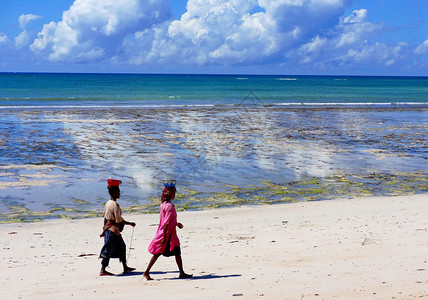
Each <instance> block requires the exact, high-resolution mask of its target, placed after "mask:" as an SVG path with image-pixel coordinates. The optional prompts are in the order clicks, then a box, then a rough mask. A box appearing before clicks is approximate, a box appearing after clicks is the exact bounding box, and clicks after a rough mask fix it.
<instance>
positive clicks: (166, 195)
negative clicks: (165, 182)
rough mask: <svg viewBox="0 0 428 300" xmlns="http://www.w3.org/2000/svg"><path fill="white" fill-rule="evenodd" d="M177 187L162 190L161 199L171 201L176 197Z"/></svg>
mask: <svg viewBox="0 0 428 300" xmlns="http://www.w3.org/2000/svg"><path fill="white" fill-rule="evenodd" d="M175 191H176V189H175V187H166V188H164V189H163V191H162V196H161V201H162V202H163V201H169V200H171V199H172V198H174V195H175Z"/></svg>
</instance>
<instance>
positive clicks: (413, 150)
mask: <svg viewBox="0 0 428 300" xmlns="http://www.w3.org/2000/svg"><path fill="white" fill-rule="evenodd" d="M0 117H1V119H2V122H1V124H0V130H1V132H2V139H1V140H0V154H1V156H0V157H1V158H0V193H1V194H0V195H1V196H0V222H15V221H34V220H40V219H48V218H58V217H66V218H81V217H89V216H99V215H100V214H101V212H102V210H103V204H104V202H105V201H106V200H107V199H108V194H107V191H106V181H105V179H107V178H111V177H115V178H118V179H121V180H122V181H123V185H122V192H123V193H122V199H120V204H121V206H122V209H123V210H124V211H127V212H154V211H156V210H157V207H158V205H159V200H158V198H159V193H160V190H161V186H162V185H161V181H162V180H163V179H165V178H170V177H173V178H175V179H176V180H177V182H178V192H179V194H178V197H177V200H176V206H177V208H178V209H204V208H215V207H220V206H235V205H241V204H258V203H282V202H293V201H307V200H327V199H334V198H337V197H344V196H345V197H348V196H349V197H358V196H370V195H399V194H411V193H422V192H427V186H428V163H427V160H428V140H427V136H428V122H427V120H428V108H426V107H408V106H406V107H401V106H385V107H303V106H302V107H281V106H270V107H260V106H251V105H239V106H233V107H229V106H215V107H197V108H195V107H183V108H174V109H172V108H168V109H154V108H150V109H144V108H136V107H134V108H81V109H79V108H65V109H60V110H59V109H49V108H48V109H43V108H28V109H13V108H11V109H7V108H3V109H1V110H0Z"/></svg>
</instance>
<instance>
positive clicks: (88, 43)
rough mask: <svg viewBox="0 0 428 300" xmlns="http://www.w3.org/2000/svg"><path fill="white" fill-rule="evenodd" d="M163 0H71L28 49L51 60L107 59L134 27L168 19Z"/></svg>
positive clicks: (165, 0) (134, 30)
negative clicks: (70, 4)
mask: <svg viewBox="0 0 428 300" xmlns="http://www.w3.org/2000/svg"><path fill="white" fill-rule="evenodd" d="M168 12H169V8H168V2H167V0H150V1H144V0H75V2H74V3H73V5H72V6H71V7H70V9H69V10H68V11H66V12H64V13H63V16H62V20H61V21H60V22H58V23H55V22H51V23H49V24H46V25H45V26H44V27H43V29H42V31H41V32H39V34H38V37H37V39H35V40H34V42H33V44H32V45H31V50H33V51H35V52H41V53H46V54H48V55H49V59H50V60H53V61H82V60H83V61H84V60H87V59H95V58H97V59H98V58H108V57H109V55H110V56H112V55H114V53H115V52H116V51H117V47H118V45H120V44H121V43H122V41H123V39H124V38H125V37H126V36H127V35H129V34H133V33H134V32H136V31H137V30H138V29H141V28H144V27H150V26H152V25H153V24H155V23H158V22H160V21H163V20H165V19H167V18H169V13H168Z"/></svg>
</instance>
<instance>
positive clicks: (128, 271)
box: [123, 267, 135, 274]
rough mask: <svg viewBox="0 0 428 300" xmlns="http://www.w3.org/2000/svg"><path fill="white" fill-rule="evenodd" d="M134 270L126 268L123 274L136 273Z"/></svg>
mask: <svg viewBox="0 0 428 300" xmlns="http://www.w3.org/2000/svg"><path fill="white" fill-rule="evenodd" d="M134 270H135V268H131V267H126V268H125V269H124V270H123V274H126V273H131V272H132V271H134Z"/></svg>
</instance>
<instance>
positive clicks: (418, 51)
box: [415, 39, 428, 54]
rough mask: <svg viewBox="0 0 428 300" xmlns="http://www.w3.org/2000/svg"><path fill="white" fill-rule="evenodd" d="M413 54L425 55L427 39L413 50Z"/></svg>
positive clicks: (427, 44) (427, 51)
mask: <svg viewBox="0 0 428 300" xmlns="http://www.w3.org/2000/svg"><path fill="white" fill-rule="evenodd" d="M415 53H416V54H425V53H428V39H427V40H425V41H424V42H423V43H422V44H420V45H419V46H418V47H417V48H416V49H415Z"/></svg>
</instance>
